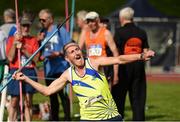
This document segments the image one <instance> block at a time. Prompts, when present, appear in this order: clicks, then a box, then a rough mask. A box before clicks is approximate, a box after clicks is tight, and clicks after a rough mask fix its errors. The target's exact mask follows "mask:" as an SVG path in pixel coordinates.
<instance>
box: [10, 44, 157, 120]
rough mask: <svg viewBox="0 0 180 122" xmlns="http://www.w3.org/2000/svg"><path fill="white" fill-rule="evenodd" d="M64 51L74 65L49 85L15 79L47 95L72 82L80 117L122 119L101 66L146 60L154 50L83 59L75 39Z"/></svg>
mask: <svg viewBox="0 0 180 122" xmlns="http://www.w3.org/2000/svg"><path fill="white" fill-rule="evenodd" d="M63 50H64V51H63V52H64V54H65V59H66V60H67V61H69V63H70V64H72V65H71V67H69V68H68V69H67V70H66V71H64V72H63V74H62V75H61V76H60V77H59V78H57V79H56V80H54V81H53V82H52V83H51V84H50V85H49V86H47V87H46V86H44V85H42V84H39V83H36V82H34V81H33V80H31V79H29V78H28V77H27V76H25V75H23V74H22V73H16V74H14V75H13V78H15V79H17V80H22V81H25V82H26V83H29V84H30V85H32V86H33V87H34V88H36V89H37V90H38V91H39V92H41V93H42V94H44V95H46V96H47V95H51V94H54V93H55V92H57V91H59V90H61V89H62V88H63V87H64V86H65V85H66V84H67V83H68V82H70V83H71V84H72V86H73V90H74V92H75V93H76V95H77V97H78V100H79V105H80V114H81V120H85V121H88V120H96V121H98V120H107V121H113V120H119V121H120V120H122V118H121V115H120V114H119V113H118V111H117V107H116V104H115V102H114V100H113V97H112V95H111V92H110V90H109V88H108V83H107V80H106V77H105V75H104V73H103V69H102V66H104V65H112V64H124V63H128V62H132V61H135V60H143V59H144V60H147V59H149V57H150V56H153V55H154V52H153V51H148V52H147V53H145V54H143V53H142V54H134V55H125V56H124V55H121V56H117V57H99V58H96V59H93V58H88V59H84V57H83V55H82V51H81V50H80V47H79V46H78V44H76V43H74V42H70V43H68V44H66V45H65V46H64V48H63Z"/></svg>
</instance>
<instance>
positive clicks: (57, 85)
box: [13, 70, 70, 96]
mask: <svg viewBox="0 0 180 122" xmlns="http://www.w3.org/2000/svg"><path fill="white" fill-rule="evenodd" d="M13 78H14V79H16V80H21V81H25V82H26V83H28V84H30V85H31V86H32V87H34V88H35V89H36V90H37V91H39V92H40V93H42V94H43V95H45V96H49V95H51V94H53V93H55V92H57V91H59V90H61V89H63V88H64V86H65V85H66V84H67V81H70V78H69V72H68V70H66V71H65V72H64V73H63V74H62V75H61V76H60V77H59V78H58V79H56V80H54V81H53V82H52V83H51V84H50V85H49V86H45V85H42V84H40V83H38V82H35V81H33V80H31V79H30V78H28V77H27V76H25V75H24V74H22V73H21V72H18V73H15V74H13Z"/></svg>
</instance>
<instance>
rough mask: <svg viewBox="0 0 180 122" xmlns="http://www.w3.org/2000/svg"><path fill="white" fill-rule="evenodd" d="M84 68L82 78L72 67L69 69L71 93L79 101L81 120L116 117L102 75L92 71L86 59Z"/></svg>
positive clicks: (114, 107) (107, 87) (111, 99)
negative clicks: (72, 92)
mask: <svg viewBox="0 0 180 122" xmlns="http://www.w3.org/2000/svg"><path fill="white" fill-rule="evenodd" d="M85 67H86V71H85V75H84V76H83V77H80V76H78V74H77V73H76V71H75V69H74V67H73V66H72V67H70V68H69V70H70V72H71V78H72V87H73V91H74V92H75V94H76V96H77V97H78V99H79V105H80V115H81V120H106V119H110V118H113V117H115V116H118V115H119V113H118V110H117V107H116V104H115V102H114V100H113V98H112V95H111V93H110V90H109V86H108V82H107V80H106V77H105V75H104V73H103V72H101V73H100V72H98V71H96V70H95V69H93V68H92V66H91V65H90V61H89V60H88V59H86V60H85Z"/></svg>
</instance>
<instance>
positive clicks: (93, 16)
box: [85, 11, 99, 20]
mask: <svg viewBox="0 0 180 122" xmlns="http://www.w3.org/2000/svg"><path fill="white" fill-rule="evenodd" d="M96 18H99V14H98V13H97V12H95V11H91V12H89V13H87V14H86V17H85V20H88V19H96Z"/></svg>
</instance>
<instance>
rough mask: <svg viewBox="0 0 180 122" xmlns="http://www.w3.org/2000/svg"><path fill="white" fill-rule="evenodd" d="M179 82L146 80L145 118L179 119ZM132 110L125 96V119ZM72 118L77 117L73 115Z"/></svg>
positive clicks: (38, 97) (37, 97) (37, 98)
mask: <svg viewBox="0 0 180 122" xmlns="http://www.w3.org/2000/svg"><path fill="white" fill-rule="evenodd" d="M179 86H180V83H171V81H169V83H167V82H166V83H163V82H159V81H157V82H148V85H147V102H146V103H147V105H146V120H148V121H157V120H169V121H170V120H180V102H179V101H180V96H179V93H180V88H179ZM45 100H48V97H44V96H42V95H41V94H36V95H35V96H34V103H39V102H43V101H45ZM73 106H74V107H73V115H74V114H77V113H79V110H78V109H79V108H78V102H77V99H75V100H74V101H73ZM60 117H63V113H62V107H60ZM131 118H132V112H131V107H130V104H129V100H128V97H127V100H126V108H125V120H131ZM73 120H77V118H75V117H73Z"/></svg>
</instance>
